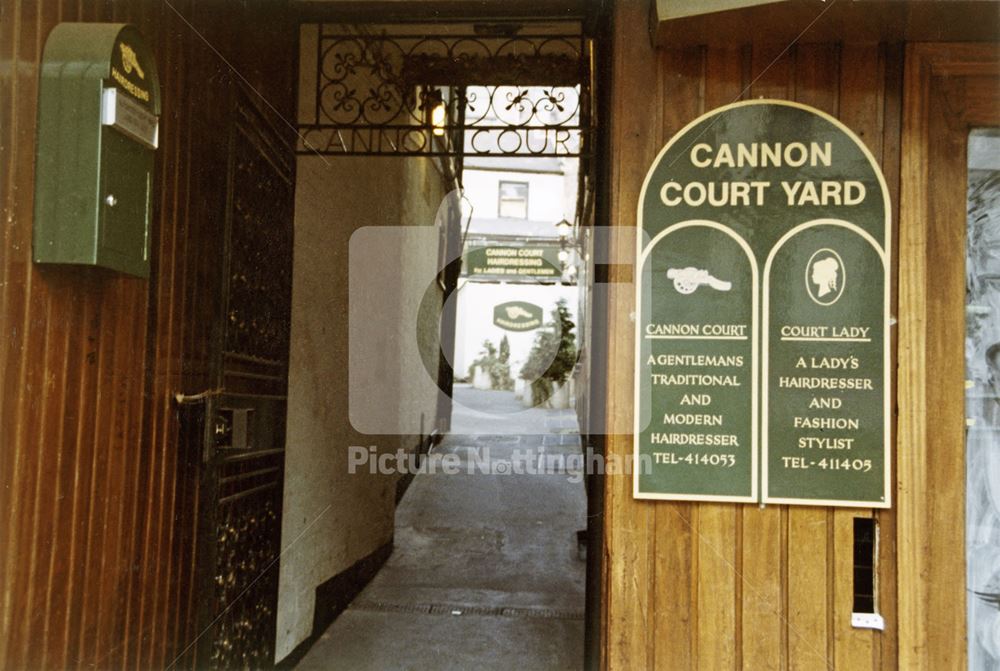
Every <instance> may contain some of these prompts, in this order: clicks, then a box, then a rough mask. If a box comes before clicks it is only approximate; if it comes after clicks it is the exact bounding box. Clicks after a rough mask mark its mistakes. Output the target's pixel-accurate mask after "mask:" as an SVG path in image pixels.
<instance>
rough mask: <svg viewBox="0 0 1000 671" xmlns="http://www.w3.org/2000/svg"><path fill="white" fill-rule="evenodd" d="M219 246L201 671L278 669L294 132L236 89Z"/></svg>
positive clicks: (201, 409) (193, 422)
mask: <svg viewBox="0 0 1000 671" xmlns="http://www.w3.org/2000/svg"><path fill="white" fill-rule="evenodd" d="M231 114H232V121H231V123H230V124H229V127H228V129H227V131H228V134H229V140H228V153H229V160H228V175H227V183H228V185H227V188H226V191H227V198H226V209H225V218H224V226H223V233H222V239H221V240H220V241H219V247H218V249H216V250H205V252H206V253H215V254H217V255H218V265H217V270H218V273H219V274H218V276H217V277H216V278H213V279H212V281H210V282H209V283H208V284H210V285H213V286H221V293H222V296H221V299H222V300H221V302H220V303H219V304H220V306H221V309H220V311H219V313H218V314H217V315H216V316H215V321H214V324H213V329H212V330H213V334H214V337H213V344H212V351H211V352H210V355H209V367H210V371H211V373H210V377H211V379H212V380H213V386H212V389H211V390H210V391H208V392H206V393H205V394H203V395H199V397H197V398H193V399H191V400H192V401H193V403H189V404H186V406H185V411H184V414H183V415H182V417H183V424H184V436H185V439H186V440H187V441H188V443H189V444H190V443H195V444H197V445H198V448H199V449H198V451H199V452H200V459H198V460H197V461H198V466H197V467H196V469H195V470H197V471H198V476H197V479H198V497H197V498H198V501H197V513H196V517H197V535H198V541H197V551H196V569H195V570H196V574H197V575H196V578H195V582H196V595H195V599H196V606H195V608H196V611H197V621H198V624H197V629H196V632H197V635H198V639H197V652H196V660H195V666H196V667H197V668H212V669H230V668H239V669H245V668H266V667H270V666H271V665H272V664H273V660H274V643H275V624H276V613H277V599H278V565H279V561H278V560H279V557H280V553H281V552H280V550H281V548H280V543H281V505H282V491H283V482H284V463H285V454H284V448H285V419H286V411H287V405H286V398H287V387H288V348H289V334H290V320H291V281H292V280H291V278H292V211H293V203H294V177H293V175H294V155H293V153H292V150H293V146H292V145H291V143H290V142H289V139H288V138H287V137H286V136H287V134H288V133H287V131H286V129H287V127H286V126H285V125H284V124H283V123H282V122H281V121H280V119H275V118H272V115H270V113H269V112H268V111H267V110H266V109H263V108H261V107H260V106H259V105H258V103H257V101H256V97H255V96H254V94H253V93H252V92H248V91H244V90H242V89H237V90H236V93H235V97H234V102H233V106H232V113H231Z"/></svg>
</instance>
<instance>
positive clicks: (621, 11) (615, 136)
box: [604, 3, 660, 669]
mask: <svg viewBox="0 0 1000 671" xmlns="http://www.w3.org/2000/svg"><path fill="white" fill-rule="evenodd" d="M645 20H646V11H645V7H643V6H642V3H620V4H619V5H618V6H617V7H616V13H615V35H614V40H615V44H616V47H615V56H614V72H615V77H616V78H617V81H618V83H619V84H620V85H622V86H624V87H625V88H626V90H635V89H639V88H645V89H646V95H644V96H643V97H641V98H631V99H629V100H627V101H625V100H621V99H619V98H618V97H617V96H615V97H614V103H613V105H614V109H613V112H612V119H611V128H612V144H613V145H614V146H615V147H617V148H618V149H617V151H622V152H625V153H627V154H628V155H631V156H633V157H634V161H630V162H615V164H614V165H613V166H612V180H613V184H614V189H613V191H612V192H613V193H614V194H615V201H614V203H613V204H612V207H611V210H610V211H611V212H612V217H614V220H615V222H616V223H617V224H619V225H620V226H621V227H622V228H623V230H622V231H621V232H620V233H619V234H618V235H616V236H615V237H614V239H613V240H612V245H613V247H614V251H613V252H612V258H615V257H619V258H621V259H623V260H624V259H630V258H632V255H633V252H632V250H633V249H634V248H635V238H634V231H635V228H634V227H635V203H636V201H637V199H638V197H639V190H640V188H641V186H642V180H643V177H644V176H645V167H644V166H645V165H646V164H647V163H648V162H649V161H651V160H652V159H653V157H654V156H655V155H656V151H657V149H658V148H659V145H658V140H659V136H660V135H659V134H660V130H659V126H660V122H659V113H660V100H659V94H658V90H657V85H656V82H657V81H658V75H659V72H658V68H657V59H656V55H655V52H654V50H653V49H652V47H651V46H650V44H649V42H648V41H646V40H637V39H635V36H634V26H637V25H642V24H643V22H644V21H645ZM651 85H652V90H650V86H651ZM623 103H624V104H623ZM629 228H631V231H630V230H628V229H629ZM616 279H618V280H619V281H618V282H615V280H616ZM622 279H624V280H625V282H621V280H622ZM611 281H612V284H610V285H609V287H608V288H609V308H610V309H609V314H608V319H609V320H610V322H611V324H609V327H612V328H613V324H616V323H617V324H622V325H624V324H629V321H628V313H629V312H630V311H631V307H630V306H631V304H632V300H633V299H632V290H633V288H632V284H631V278H614V277H612V278H611ZM610 332H611V333H612V334H613V335H612V337H611V338H609V341H608V370H609V374H610V375H611V376H612V377H618V376H625V375H628V371H629V370H630V369H631V367H632V364H633V357H634V353H633V351H632V350H633V345H632V342H633V341H632V337H633V332H632V330H631V328H617V329H613V330H611V331H610ZM611 390H613V391H611ZM609 391H610V393H609V399H608V402H609V408H608V413H607V416H608V418H609V424H610V425H612V427H613V428H612V429H611V432H613V433H617V434H618V435H617V436H610V437H609V440H608V441H607V452H608V454H609V455H618V456H621V457H625V456H626V455H631V453H632V444H631V441H630V440H628V438H627V436H622V435H621V434H623V433H628V432H629V431H630V427H631V424H632V390H631V388H626V387H623V386H612V387H609ZM615 429H619V430H617V431H616V430H615ZM607 483H608V488H607V494H606V497H605V509H606V515H607V516H608V518H609V519H612V520H614V522H613V523H612V524H609V525H607V526H606V527H605V528H606V529H607V530H608V532H609V534H610V535H611V537H612V538H613V539H614V540H613V541H612V544H611V545H610V547H613V548H614V550H613V552H611V553H610V554H609V555H608V556H607V557H606V561H605V563H604V566H605V571H606V572H607V577H606V580H607V583H608V607H607V609H606V613H607V615H606V617H607V625H606V626H607V639H608V643H609V645H608V652H607V664H608V667H609V668H611V669H636V668H642V669H648V668H652V666H653V663H654V659H653V655H652V652H653V647H654V646H655V645H656V643H655V641H654V635H653V631H654V630H658V628H659V627H658V625H657V624H655V623H654V620H655V619H656V618H657V614H656V613H655V610H654V602H655V599H654V598H653V597H652V594H653V590H654V587H653V585H654V569H653V567H652V565H651V564H652V559H653V557H654V553H655V542H656V538H655V534H653V533H651V532H652V531H653V530H654V529H655V525H654V521H655V518H654V510H655V508H654V506H653V505H649V504H643V503H638V502H636V501H634V500H633V499H632V483H631V478H630V477H628V476H612V477H609V478H608V480H607Z"/></svg>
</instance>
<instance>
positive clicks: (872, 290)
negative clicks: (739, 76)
mask: <svg viewBox="0 0 1000 671" xmlns="http://www.w3.org/2000/svg"><path fill="white" fill-rule="evenodd" d="M638 220H639V228H640V234H639V236H638V248H637V259H638V269H639V272H638V273H637V284H636V302H637V328H636V376H635V417H636V426H635V446H634V447H635V455H634V456H635V459H636V468H635V469H634V473H635V475H634V494H635V496H636V497H637V498H649V499H681V500H713V501H743V502H753V501H762V502H764V503H792V504H806V505H844V506H864V507H888V506H889V505H890V496H889V493H890V487H889V484H890V473H889V464H890V459H889V454H890V444H891V442H890V424H889V418H890V413H889V394H890V388H889V387H890V385H889V379H890V378H889V351H888V342H889V340H888V332H889V328H888V325H889V322H888V319H889V309H888V308H889V302H888V301H889V268H890V259H889V254H890V250H891V240H890V226H889V198H888V192H887V189H886V186H885V180H884V178H883V177H882V174H881V172H880V171H879V168H878V165H877V164H876V162H875V160H874V158H873V157H872V155H871V153H870V152H869V151H868V150H867V149H866V148H865V147H864V145H863V144H862V143H861V142H860V140H858V139H857V137H856V136H855V135H854V134H853V133H852V132H851V131H850V130H848V129H847V128H846V127H845V126H843V124H841V123H840V122H839V121H837V120H836V119H834V118H833V117H830V116H829V115H826V114H824V113H823V112H820V111H818V110H815V109H812V108H809V107H806V106H804V105H798V104H795V103H789V102H783V101H773V100H755V101H749V102H742V103H737V104H734V105H729V106H727V107H723V108H720V109H718V110H715V111H712V112H710V113H708V114H706V115H704V116H703V117H701V118H699V119H697V120H695V121H694V122H692V123H691V124H689V125H688V126H687V127H686V128H685V129H683V130H682V131H681V132H680V133H678V134H677V135H676V136H675V137H674V138H673V139H672V140H671V141H670V142H669V143H668V144H667V146H666V147H664V149H663V150H662V151H661V152H660V155H659V156H658V157H657V159H656V161H655V162H654V163H653V166H652V168H651V169H650V171H649V173H648V174H647V176H646V181H645V184H644V185H643V190H642V194H641V195H640V200H639V213H638Z"/></svg>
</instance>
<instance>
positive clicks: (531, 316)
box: [493, 301, 542, 332]
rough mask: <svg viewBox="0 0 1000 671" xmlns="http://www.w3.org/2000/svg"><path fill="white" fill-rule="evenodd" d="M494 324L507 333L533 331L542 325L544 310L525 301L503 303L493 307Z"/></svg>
mask: <svg viewBox="0 0 1000 671" xmlns="http://www.w3.org/2000/svg"><path fill="white" fill-rule="evenodd" d="M493 323H494V324H495V325H496V326H499V327H500V328H502V329H504V330H506V331H518V332H520V331H533V330H534V329H537V328H539V327H540V326H541V325H542V308H541V306H539V305H535V304H534V303H526V302H524V301H509V302H507V303H501V304H500V305H496V306H494V307H493Z"/></svg>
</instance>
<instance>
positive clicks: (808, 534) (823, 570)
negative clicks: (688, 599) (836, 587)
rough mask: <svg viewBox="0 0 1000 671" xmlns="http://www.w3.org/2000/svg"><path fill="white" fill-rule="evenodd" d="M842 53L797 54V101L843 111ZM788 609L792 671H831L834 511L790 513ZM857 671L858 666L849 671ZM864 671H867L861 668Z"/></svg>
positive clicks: (822, 47)
mask: <svg viewBox="0 0 1000 671" xmlns="http://www.w3.org/2000/svg"><path fill="white" fill-rule="evenodd" d="M839 75H840V49H839V48H838V47H837V45H826V44H819V45H800V46H798V47H797V48H796V50H795V82H794V86H795V100H796V101H798V102H801V103H805V104H807V105H811V106H813V107H815V108H817V109H820V110H822V111H824V112H827V113H828V114H832V115H834V116H836V115H837V111H838V109H837V108H838V84H839V81H838V78H839ZM787 514H788V586H787V590H788V609H787V613H786V617H787V620H786V622H785V626H786V629H787V634H786V635H787V639H788V667H789V668H790V669H827V668H830V666H832V664H833V659H832V657H831V655H830V650H831V641H830V638H831V635H832V632H831V631H830V628H831V626H832V625H833V624H834V623H833V622H831V621H830V609H831V602H832V595H831V594H830V593H829V591H830V587H831V585H832V583H833V581H832V580H831V578H832V573H833V569H832V567H831V566H830V561H831V560H832V557H833V552H834V549H833V547H832V542H831V541H832V539H831V529H830V525H831V524H832V522H833V515H834V513H832V511H830V510H827V509H824V508H813V507H794V506H793V507H790V508H789V509H788V513H787ZM847 668H854V667H847ZM858 668H859V669H860V668H863V667H858Z"/></svg>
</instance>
